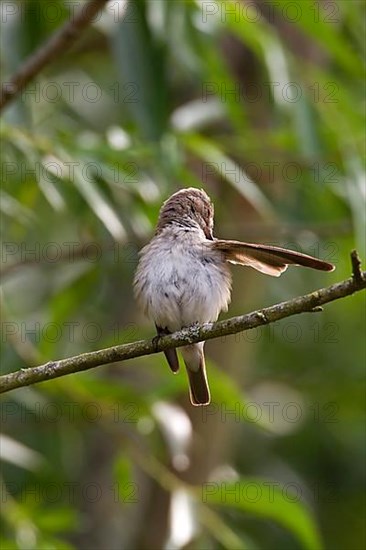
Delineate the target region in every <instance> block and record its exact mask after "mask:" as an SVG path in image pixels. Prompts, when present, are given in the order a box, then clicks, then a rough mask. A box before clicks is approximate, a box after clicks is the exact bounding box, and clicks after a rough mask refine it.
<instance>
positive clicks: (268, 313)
mask: <svg viewBox="0 0 366 550" xmlns="http://www.w3.org/2000/svg"><path fill="white" fill-rule="evenodd" d="M351 259H352V265H353V276H352V277H351V278H350V279H346V280H345V281H342V282H340V283H336V284H334V285H331V286H328V287H326V288H321V289H319V290H316V291H314V292H311V293H310V294H306V295H305V296H299V297H297V298H293V299H292V300H288V301H286V302H282V303H280V304H276V305H274V306H271V307H266V308H263V309H260V310H258V311H253V312H252V313H247V314H246V315H240V316H238V317H232V318H231V319H226V320H224V321H217V322H216V323H206V324H204V325H193V326H191V327H188V328H185V329H182V330H180V331H178V332H175V333H174V334H169V335H167V336H162V337H160V338H159V339H156V338H153V339H152V340H140V341H139V342H133V343H131V344H123V345H120V346H113V347H111V348H106V349H102V350H99V351H92V352H89V353H82V354H81V355H76V356H75V357H68V358H67V359H60V360H58V361H49V362H48V363H45V364H44V365H40V366H38V367H31V368H28V369H21V370H19V371H16V372H12V373H10V374H6V375H4V376H1V377H0V393H6V392H8V391H10V390H14V389H16V388H22V387H24V386H30V385H31V384H36V383H38V382H43V381H45V380H52V379H53V378H59V377H60V376H65V375H66V374H72V373H76V372H82V371H84V370H88V369H92V368H95V367H99V366H101V365H106V364H108V363H115V362H116V361H125V360H126V359H132V358H134V357H141V356H142V355H151V354H153V353H158V352H160V351H164V350H166V349H169V348H175V347H180V346H184V345H187V344H194V343H196V342H201V341H203V340H210V339H212V338H219V337H222V336H227V335H229V334H235V333H237V332H243V331H246V330H249V329H251V328H255V327H259V326H261V325H268V324H270V323H274V322H275V321H279V320H280V319H284V318H285V317H290V316H291V315H297V314H299V313H305V312H314V311H321V310H322V308H321V306H322V305H324V304H327V303H329V302H333V301H334V300H339V299H340V298H344V297H345V296H350V295H351V294H354V293H355V292H359V291H360V290H362V289H364V288H366V271H363V272H362V271H361V270H360V262H359V259H358V256H357V253H356V251H353V252H352V254H351Z"/></svg>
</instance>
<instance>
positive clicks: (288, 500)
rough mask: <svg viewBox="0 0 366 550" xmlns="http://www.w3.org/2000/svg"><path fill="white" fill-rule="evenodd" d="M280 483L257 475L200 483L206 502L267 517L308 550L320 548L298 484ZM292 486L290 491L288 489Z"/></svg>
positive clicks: (318, 536)
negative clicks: (226, 481)
mask: <svg viewBox="0 0 366 550" xmlns="http://www.w3.org/2000/svg"><path fill="white" fill-rule="evenodd" d="M278 485H279V483H277V482H271V481H269V480H263V479H260V478H240V479H239V480H238V481H236V482H235V483H224V482H223V483H218V482H212V483H211V482H208V483H206V484H205V485H203V486H202V494H201V498H202V501H203V502H204V503H206V504H210V505H215V506H216V505H217V506H223V507H229V508H236V509H238V510H241V511H242V512H247V513H249V514H251V515H255V516H257V517H263V518H266V519H270V520H272V521H274V522H276V523H278V524H279V525H281V526H282V527H283V528H285V529H287V530H288V531H290V532H291V533H292V534H293V535H294V536H295V537H296V538H297V539H298V541H299V542H300V543H301V544H302V546H303V547H304V548H306V549H308V550H318V549H321V548H322V543H321V540H320V535H319V532H318V529H317V526H316V524H315V522H314V519H313V517H312V515H311V513H310V512H309V510H308V509H307V508H306V506H305V505H304V504H303V503H302V502H300V498H301V495H300V494H299V493H300V492H301V488H300V487H299V485H298V484H295V483H293V484H288V485H284V486H283V487H278ZM290 485H291V486H293V488H294V489H293V490H292V491H293V492H291V487H290Z"/></svg>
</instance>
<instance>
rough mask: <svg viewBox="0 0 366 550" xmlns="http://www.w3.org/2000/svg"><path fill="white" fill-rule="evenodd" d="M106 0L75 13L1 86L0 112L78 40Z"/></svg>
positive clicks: (84, 7)
mask: <svg viewBox="0 0 366 550" xmlns="http://www.w3.org/2000/svg"><path fill="white" fill-rule="evenodd" d="M107 2H108V0H92V1H91V2H89V3H88V4H86V5H85V6H82V7H81V9H80V10H79V11H78V12H77V14H76V15H75V17H72V18H71V19H70V21H68V22H67V23H65V24H64V25H63V26H62V27H61V28H60V29H59V30H57V31H56V32H55V33H54V34H53V35H52V36H51V38H49V39H48V40H47V41H46V42H45V43H44V44H42V45H41V46H40V47H39V48H38V50H36V51H35V52H34V53H33V54H32V55H30V56H29V57H28V58H27V59H26V60H25V62H24V63H23V65H22V66H21V67H20V69H19V70H18V71H17V72H16V73H15V74H14V75H13V77H12V78H11V79H10V80H9V82H5V83H4V84H3V85H2V86H1V94H0V111H1V110H2V109H3V108H4V107H5V106H6V105H7V104H8V103H10V102H11V101H12V100H13V99H15V98H16V97H17V96H18V95H19V93H20V92H21V91H22V90H24V88H25V87H26V86H27V85H28V84H29V82H31V80H33V78H34V77H35V76H36V75H37V74H38V73H40V72H41V71H42V69H44V67H45V66H46V65H48V64H49V63H51V61H53V60H54V59H55V58H56V57H57V56H58V55H60V54H62V53H64V52H65V51H66V50H67V49H69V48H70V46H71V45H72V44H73V43H74V42H75V41H76V40H77V39H78V38H79V36H80V33H81V31H82V30H84V29H85V28H86V27H87V26H88V25H90V23H91V22H92V21H93V18H94V17H95V16H96V14H97V13H98V12H99V11H100V10H101V9H102V8H104V6H105V4H106V3H107Z"/></svg>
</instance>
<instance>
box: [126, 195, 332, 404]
mask: <svg viewBox="0 0 366 550" xmlns="http://www.w3.org/2000/svg"><path fill="white" fill-rule="evenodd" d="M213 227H214V205H213V203H212V201H211V199H210V197H209V196H208V195H207V193H206V192H205V191H204V190H203V189H198V188H194V187H189V188H183V189H180V190H179V191H177V192H176V193H174V194H173V195H171V196H170V197H169V198H168V199H167V200H166V201H165V202H164V203H163V205H162V207H161V209H160V212H159V218H158V222H157V225H156V230H155V234H154V236H153V238H152V239H151V241H150V242H149V243H148V244H147V245H146V246H144V247H143V248H142V250H141V251H140V253H139V261H138V265H137V269H136V273H135V276H134V282H133V288H134V295H135V299H136V301H137V303H138V305H139V306H140V307H141V309H142V310H143V311H144V313H145V314H146V315H147V317H148V318H150V319H151V320H152V321H153V322H154V323H155V327H156V330H157V337H160V336H162V335H165V334H171V333H173V332H175V331H177V330H180V329H182V328H185V327H189V326H191V325H195V324H201V323H208V322H214V321H216V320H217V318H218V316H219V314H220V312H221V311H227V309H228V305H229V303H230V299H231V283H232V278H231V272H230V267H229V264H239V265H242V266H249V267H252V268H254V269H255V270H257V271H259V272H261V273H265V274H266V275H271V276H273V277H279V276H280V275H281V274H282V273H283V272H284V271H286V269H287V267H288V266H289V265H290V264H293V265H300V266H304V267H308V268H312V269H318V270H321V271H333V270H334V269H335V266H334V265H333V264H330V263H328V262H325V261H322V260H319V259H318V258H315V257H313V256H309V255H307V254H302V253H300V252H294V251H292V250H288V249H285V248H280V247H277V246H270V245H265V244H254V243H246V242H240V241H235V240H223V239H217V238H215V237H214V236H213ZM180 350H181V354H182V356H183V360H184V363H185V366H186V371H187V374H188V382H189V393H190V400H191V403H192V405H195V406H204V405H208V404H209V403H210V390H209V385H208V380H207V373H206V364H205V356H204V342H199V343H196V344H190V345H186V346H183V347H181V348H180ZM164 354H165V356H166V359H167V362H168V364H169V367H170V369H171V370H172V371H173V373H177V372H178V370H179V360H178V355H177V350H176V349H175V348H173V349H168V350H165V351H164Z"/></svg>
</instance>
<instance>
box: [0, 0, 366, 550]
mask: <svg viewBox="0 0 366 550" xmlns="http://www.w3.org/2000/svg"><path fill="white" fill-rule="evenodd" d="M82 5H83V3H82V2H80V1H75V2H64V1H63V0H57V1H52V2H48V0H46V1H44V0H43V1H38V2H37V1H33V0H29V1H25V2H24V1H16V2H3V3H2V6H1V9H2V24H1V26H2V46H3V47H2V52H3V53H2V66H3V78H2V80H3V81H5V82H6V81H7V79H8V78H9V77H10V75H11V74H13V73H14V71H15V70H16V69H17V68H18V67H19V66H20V65H21V64H22V63H23V61H24V59H25V57H26V56H27V55H29V54H30V53H31V52H32V51H33V50H34V49H35V48H36V47H37V46H38V45H39V44H41V43H42V41H43V40H45V39H46V38H47V37H48V36H50V35H51V34H52V32H54V31H55V30H56V29H57V28H58V27H59V26H60V25H62V24H63V23H64V22H66V21H67V20H68V19H69V18H70V16H71V13H72V10H73V9H74V8H80V7H82ZM364 21H365V12H364V5H363V4H362V3H361V2H358V1H354V0H347V1H332V2H312V1H307V0H305V1H301V2H287V1H285V0H277V1H275V2H271V1H266V2H260V1H259V0H258V1H251V2H244V1H242V2H229V1H227V2H220V1H218V2H214V1H212V2H211V1H207V2H206V1H203V2H194V1H190V0H185V1H184V0H174V1H163V0H161V1H160V0H150V1H142V0H136V1H134V2H130V3H129V5H128V6H127V8H126V7H125V6H124V4H123V3H122V2H111V3H110V5H109V7H108V8H107V9H106V10H105V11H104V13H103V15H101V17H99V18H98V19H97V20H96V21H95V22H94V24H93V25H92V26H91V28H90V29H88V31H87V32H86V33H85V34H83V35H82V36H81V37H80V39H79V41H78V42H77V43H76V45H75V46H74V47H73V48H72V50H71V51H69V52H66V53H65V54H64V55H63V56H60V58H59V59H58V60H57V61H56V62H54V63H52V65H50V66H49V67H48V68H47V70H45V71H43V72H42V73H41V74H40V75H38V77H37V78H36V80H35V81H34V82H32V83H31V84H30V85H29V87H28V88H27V89H26V90H25V91H24V92H23V93H22V94H21V96H20V97H19V99H18V100H17V101H15V102H14V103H13V104H12V105H11V106H10V107H9V108H7V110H6V111H5V112H4V117H3V120H2V125H1V140H2V147H1V170H2V188H1V214H2V216H1V230H2V243H1V244H2V304H1V307H2V347H1V369H2V370H1V372H2V373H7V372H11V371H15V370H18V369H20V368H26V367H27V366H30V365H35V364H38V363H40V362H42V361H46V360H49V359H56V358H61V357H67V356H69V355H72V354H76V353H80V352H84V351H88V350H93V349H97V348H102V347H106V346H110V345H113V344H116V343H122V342H129V341H133V340H136V339H140V338H145V337H151V336H152V335H153V333H154V331H153V327H152V326H151V324H149V323H148V322H147V320H146V319H144V318H143V316H142V314H141V312H138V311H137V310H136V307H135V304H134V301H133V297H132V291H131V283H132V277H133V272H134V269H135V266H136V262H137V252H138V249H139V248H140V247H141V246H142V245H143V243H144V242H146V241H147V240H148V239H149V238H150V236H151V235H152V232H153V227H154V224H155V222H156V219H157V215H158V211H159V207H160V205H161V203H162V201H163V200H164V199H165V198H166V197H167V196H169V194H171V193H172V192H174V191H175V190H177V189H178V188H180V187H187V186H192V185H193V186H198V187H204V188H205V189H206V190H207V191H208V193H209V194H210V195H211V196H212V198H213V200H214V202H215V205H216V234H217V235H220V236H221V237H229V238H234V239H241V240H248V241H250V240H253V241H261V242H267V243H273V244H279V245H280V244H281V245H287V246H289V247H293V248H297V249H299V250H303V251H305V252H308V253H310V254H315V255H317V256H320V257H322V258H324V259H327V260H328V261H332V262H334V263H335V264H336V267H337V269H336V271H335V272H334V273H333V274H332V275H328V274H322V273H320V274H319V273H311V272H308V271H307V270H296V269H293V270H289V271H288V272H287V273H286V274H285V275H283V277H281V279H279V280H273V279H270V280H268V279H267V278H266V277H265V276H263V275H260V274H257V273H254V272H251V271H250V270H249V269H248V270H245V269H243V268H234V269H233V273H234V289H233V303H232V305H231V308H230V311H229V315H234V314H239V313H243V312H246V311H249V310H251V309H255V308H258V307H261V306H264V305H268V304H271V303H275V302H277V301H280V300H284V299H286V298H290V297H292V296H296V295H298V294H303V293H306V292H308V291H311V290H313V289H316V288H318V287H320V286H326V285H328V284H330V283H332V282H334V281H336V280H342V279H343V278H346V277H348V276H349V274H350V260H349V251H350V250H351V249H352V248H354V247H357V249H358V250H359V252H360V253H361V255H362V256H363V258H364V257H365V240H364V231H365V182H364V171H363V167H364V158H363V153H364V140H365V130H364V128H365V117H364V114H365V109H364V93H365V90H364V81H363V79H362V74H363V71H364V66H363V57H364V53H365V52H364V45H365V41H364V38H365V29H364ZM362 306H364V297H363V296H359V295H358V296H356V297H353V298H348V299H344V300H340V301H337V302H335V303H333V304H331V305H329V306H327V307H326V308H325V311H324V312H323V313H320V314H319V313H317V314H314V315H310V314H309V315H305V316H303V317H296V318H290V319H287V320H284V321H282V322H280V323H277V324H276V325H274V326H271V327H266V328H261V329H258V330H257V331H250V332H249V333H245V334H242V335H236V336H235V337H234V336H233V337H230V338H223V339H222V340H221V341H216V342H210V343H209V344H207V355H208V368H209V378H210V382H211V389H212V394H213V403H212V405H211V406H210V407H209V408H207V409H205V410H204V411H200V410H196V409H194V410H192V408H191V407H190V405H189V404H188V398H187V382H186V379H185V375H184V374H183V373H181V374H180V375H178V376H176V377H173V376H172V375H171V373H170V372H169V370H168V368H167V366H166V365H165V363H164V360H163V358H162V357H160V356H150V357H146V358H141V359H136V360H134V361H129V362H126V363H124V364H120V365H113V366H110V367H105V368H100V369H97V370H95V371H91V372H87V373H83V374H79V375H73V376H68V377H65V378H63V379H58V380H56V381H53V382H49V383H44V384H40V385H37V386H35V387H30V388H27V389H22V390H18V391H14V392H12V393H10V394H9V395H6V396H4V398H3V399H2V402H1V405H2V430H3V436H2V439H1V458H2V476H1V489H2V506H1V519H2V530H1V534H0V545H1V548H3V549H13V548H14V549H15V548H16V549H33V548H34V549H42V548H44V549H50V548H55V549H57V548H60V549H61V548H62V549H66V548H85V549H87V548H108V549H112V548H116V549H117V548H148V549H150V548H159V547H163V546H164V547H167V548H180V547H183V546H185V547H187V548H223V547H224V548H235V549H236V548H249V549H254V548H266V549H268V548H282V549H285V548H291V549H293V548H308V549H315V548H320V547H324V548H332V549H336V548H339V549H343V548H350V549H351V548H352V550H357V549H361V548H363V547H364V544H365V521H364V517H365V516H364V514H365V508H364V490H363V489H364V483H365V467H364V464H365V461H364V459H365V456H364V454H365V446H364V425H365V424H364V423H365V417H364V411H365V409H364V405H365V397H364V396H365V393H364V390H365V379H364V375H365V340H364V329H365V315H364V308H363V310H362V309H361V308H362Z"/></svg>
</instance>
